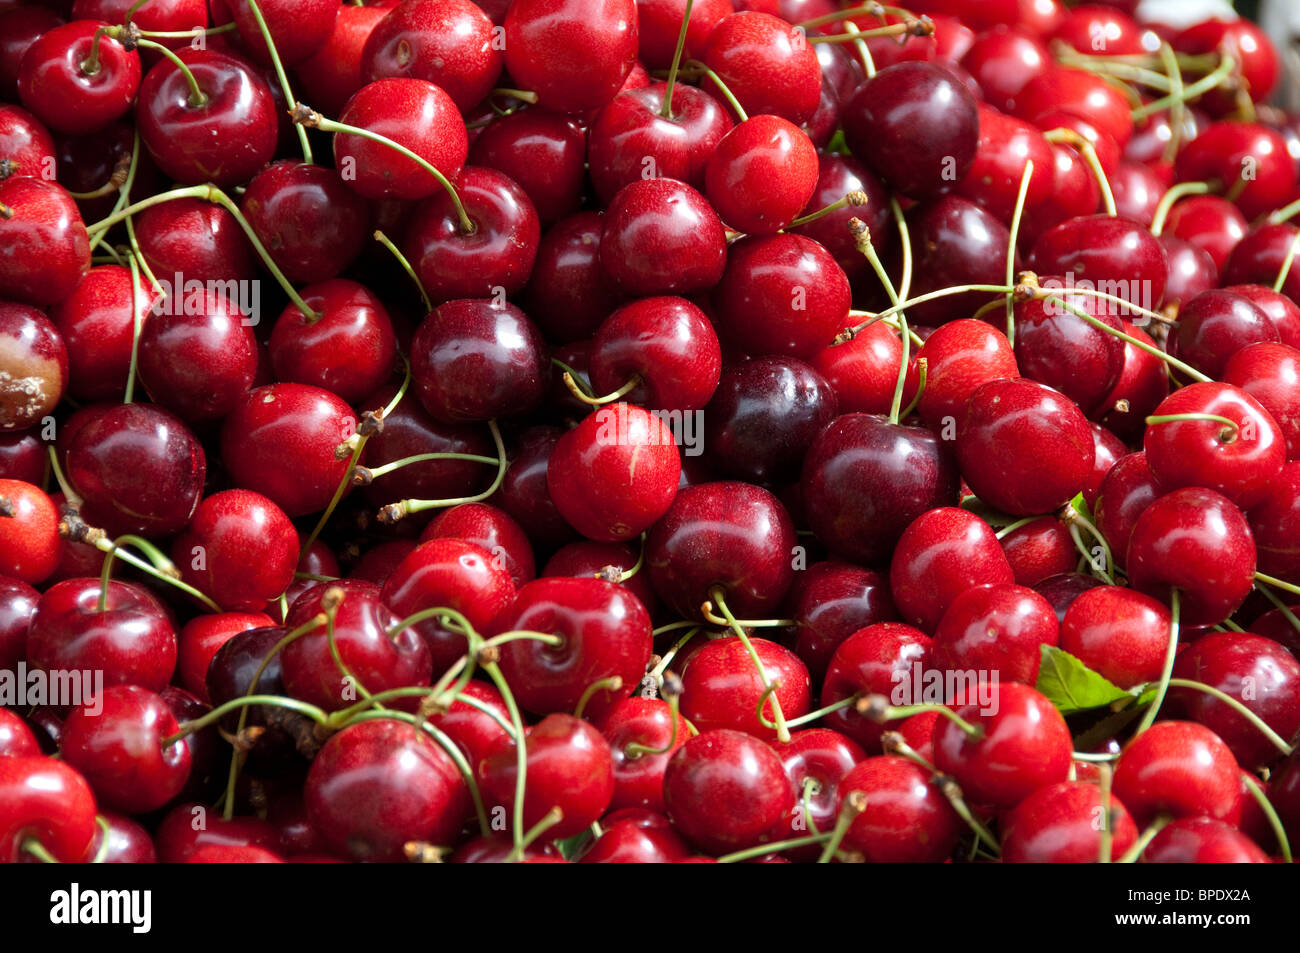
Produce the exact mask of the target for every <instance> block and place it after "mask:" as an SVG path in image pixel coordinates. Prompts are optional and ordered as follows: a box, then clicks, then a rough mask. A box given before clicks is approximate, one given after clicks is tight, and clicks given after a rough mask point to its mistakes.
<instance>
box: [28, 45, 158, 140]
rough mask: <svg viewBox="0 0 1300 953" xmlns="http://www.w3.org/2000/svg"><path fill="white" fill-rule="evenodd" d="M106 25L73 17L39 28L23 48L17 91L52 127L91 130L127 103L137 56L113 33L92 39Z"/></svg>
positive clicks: (136, 79)
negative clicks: (112, 34) (44, 28)
mask: <svg viewBox="0 0 1300 953" xmlns="http://www.w3.org/2000/svg"><path fill="white" fill-rule="evenodd" d="M107 26H108V24H107V23H104V22H102V21H99V20H74V21H73V22H72V23H68V24H65V25H63V26H57V27H55V28H54V29H52V30H49V31H48V32H45V33H42V34H41V35H40V37H39V38H37V39H36V41H35V42H34V43H32V45H31V46H29V47H28V48H27V52H26V53H24V54H23V58H22V63H21V65H20V66H19V68H18V95H19V97H20V98H21V99H22V103H23V105H24V106H26V107H27V108H28V109H29V110H31V112H32V113H33V114H34V115H35V116H37V117H38V118H39V119H40V120H41V121H42V122H44V123H45V124H46V125H47V126H49V127H50V128H51V129H54V130H56V131H58V132H64V133H68V134H70V135H84V134H86V133H89V132H96V131H97V130H99V129H102V128H103V127H104V126H107V125H108V124H109V123H110V122H112V121H113V120H115V119H119V118H121V117H122V116H123V115H124V114H125V113H126V111H127V110H128V109H130V108H131V101H132V100H133V99H135V95H136V90H137V89H139V87H140V57H139V55H138V54H137V53H136V52H135V51H134V50H132V51H130V52H128V51H127V50H126V49H125V48H123V46H122V44H121V43H120V42H119V41H118V40H117V39H116V38H115V37H111V36H107V35H100V36H98V44H96V35H97V33H98V31H99V30H100V29H101V28H103V27H107ZM96 46H97V48H96ZM92 56H94V60H93V61H92V59H91V57H92Z"/></svg>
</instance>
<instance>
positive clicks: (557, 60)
mask: <svg viewBox="0 0 1300 953" xmlns="http://www.w3.org/2000/svg"><path fill="white" fill-rule="evenodd" d="M636 54H637V12H636V4H635V3H634V2H633V0H515V2H514V3H512V4H511V5H510V8H509V10H508V11H507V12H506V17H505V57H506V70H507V71H508V72H509V73H510V75H511V76H512V77H513V78H514V81H515V82H516V83H519V84H520V85H521V86H522V87H523V88H524V89H527V90H531V91H533V92H535V93H537V101H538V102H539V103H540V104H541V105H543V106H545V107H546V108H548V109H554V110H557V111H559V112H582V111H583V110H588V109H595V108H597V107H599V106H603V105H605V104H606V103H607V102H609V101H610V100H611V99H613V98H614V97H615V96H616V95H617V94H618V92H619V91H620V89H621V88H622V86H623V82H624V80H625V79H627V76H628V73H629V72H630V71H631V69H632V65H633V63H634V62H635V61H636Z"/></svg>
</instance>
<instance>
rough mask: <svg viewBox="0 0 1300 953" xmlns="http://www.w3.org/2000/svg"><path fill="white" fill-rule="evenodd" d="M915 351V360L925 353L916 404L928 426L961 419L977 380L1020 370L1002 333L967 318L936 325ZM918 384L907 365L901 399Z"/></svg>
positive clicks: (1011, 374) (1000, 377)
mask: <svg viewBox="0 0 1300 953" xmlns="http://www.w3.org/2000/svg"><path fill="white" fill-rule="evenodd" d="M859 336H860V335H859ZM855 340H856V339H855ZM916 357H917V361H918V362H919V361H920V360H921V359H922V358H924V359H925V362H926V370H927V373H926V379H925V389H924V390H923V391H922V392H921V398H920V400H919V401H918V403H917V407H916V409H917V413H919V414H920V415H921V419H922V420H923V421H925V424H926V426H928V427H931V428H941V427H942V426H943V423H944V420H945V419H946V418H952V420H953V421H954V422H957V423H959V422H960V420H961V416H962V414H963V412H964V411H965V408H966V400H967V398H968V397H970V395H971V394H972V393H974V392H975V391H976V390H977V389H978V388H979V386H980V385H981V384H985V383H988V382H989V381H994V380H1003V379H1006V378H1012V377H1019V376H1020V371H1019V368H1018V367H1017V366H1016V355H1015V353H1014V352H1013V350H1012V348H1011V345H1010V343H1009V342H1008V341H1007V338H1006V335H1004V334H1003V333H1002V332H1001V331H999V330H997V329H996V328H994V327H992V326H990V325H989V324H988V323H987V322H985V321H979V320H974V319H971V318H962V319H959V320H957V321H950V322H948V323H947V324H943V325H940V326H939V327H938V328H936V329H935V331H934V333H933V334H931V335H930V336H929V337H928V338H926V339H925V343H924V344H922V345H921V349H920V350H919V351H918V352H917V355H916ZM896 371H897V364H895V372H896ZM895 377H897V374H896V373H895ZM918 384H919V375H918V374H917V372H916V371H915V370H914V369H913V368H910V367H909V368H908V378H907V386H906V389H905V390H904V392H903V399H904V400H908V399H910V398H911V397H912V396H914V395H915V393H916V388H917V386H918ZM891 387H892V385H891ZM890 393H891V395H892V389H891V392H890Z"/></svg>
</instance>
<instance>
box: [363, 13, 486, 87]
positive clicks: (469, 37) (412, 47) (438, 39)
mask: <svg viewBox="0 0 1300 953" xmlns="http://www.w3.org/2000/svg"><path fill="white" fill-rule="evenodd" d="M395 9H396V12H394V13H392V14H391V15H389V16H387V17H385V18H384V19H383V21H382V22H380V23H379V24H378V25H377V26H376V27H375V29H374V30H372V31H371V33H370V36H369V38H368V39H367V40H366V45H365V49H364V50H363V52H362V54H361V74H362V76H364V77H365V78H366V79H368V80H375V79H387V78H389V77H394V76H400V77H407V78H412V79H423V80H427V81H428V82H430V83H433V84H434V85H436V86H439V87H440V88H442V90H443V91H444V92H446V93H447V94H448V95H449V96H451V98H452V100H453V101H455V103H456V108H457V109H459V110H460V111H461V112H468V111H469V110H471V109H473V108H474V107H475V106H477V105H478V104H479V103H480V102H482V101H483V99H484V98H485V97H486V96H487V94H488V93H490V92H491V91H492V88H493V87H494V86H495V85H496V83H497V79H498V78H499V77H500V76H501V70H502V67H503V65H504V60H503V57H502V54H501V48H500V45H499V44H496V43H494V42H493V40H494V37H493V33H492V21H491V20H489V19H488V18H487V15H486V14H485V13H484V12H483V11H482V10H480V9H479V8H478V7H477V6H476V5H474V4H473V3H471V2H470V0H449V2H445V3H436V2H432V0H420V2H416V3H406V4H399V5H398V6H397V7H396V8H395Z"/></svg>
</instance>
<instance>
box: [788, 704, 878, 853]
mask: <svg viewBox="0 0 1300 953" xmlns="http://www.w3.org/2000/svg"><path fill="white" fill-rule="evenodd" d="M773 748H774V749H775V751H776V753H777V754H778V755H779V756H780V758H781V762H782V765H783V767H784V768H785V773H786V776H787V777H788V778H789V779H790V785H791V786H792V787H793V788H794V790H795V791H796V793H797V794H798V795H799V801H798V803H797V805H796V808H795V812H794V813H793V815H792V816H791V818H790V822H789V828H788V834H789V836H790V837H801V836H806V834H807V833H809V832H810V829H811V828H814V827H815V829H816V830H820V831H828V830H831V829H832V828H834V826H835V821H836V815H835V809H836V807H837V806H838V804H839V786H840V782H841V781H842V780H843V779H844V776H845V775H846V774H848V773H849V771H851V770H852V769H853V767H854V765H856V764H857V763H858V762H860V761H862V760H864V759H865V758H866V752H864V751H863V750H862V748H861V747H859V746H858V745H857V744H856V743H854V742H853V741H852V739H850V738H846V737H845V736H844V735H842V734H840V733H839V732H836V731H831V730H830V729H827V728H810V729H808V730H806V731H797V732H795V733H794V734H792V735H791V736H790V741H789V742H787V743H786V744H777V745H774V746H773ZM805 812H806V813H805ZM820 852H821V850H820V848H819V847H817V846H816V845H812V846H809V847H805V848H800V849H799V852H798V853H792V856H794V857H795V858H796V859H801V860H816V858H817V855H818V854H819V853H820Z"/></svg>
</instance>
